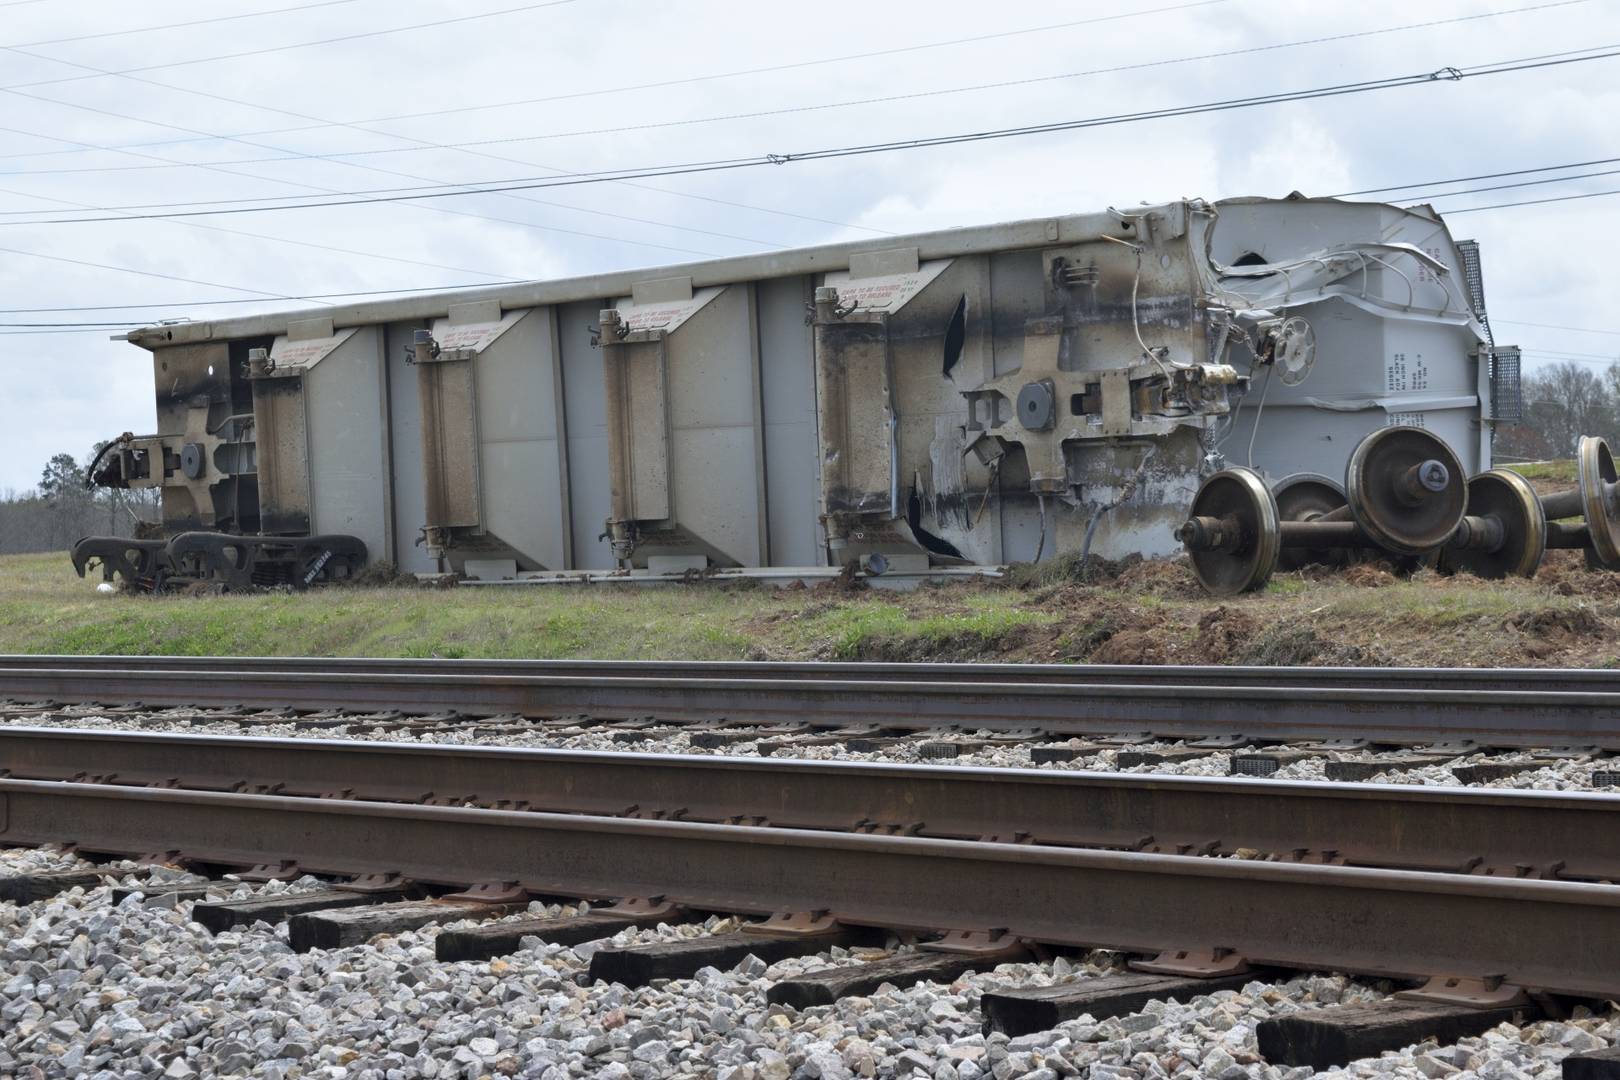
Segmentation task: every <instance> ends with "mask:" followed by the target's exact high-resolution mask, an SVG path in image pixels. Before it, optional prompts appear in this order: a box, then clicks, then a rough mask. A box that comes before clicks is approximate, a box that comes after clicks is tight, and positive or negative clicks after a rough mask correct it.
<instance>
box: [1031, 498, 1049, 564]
mask: <svg viewBox="0 0 1620 1080" xmlns="http://www.w3.org/2000/svg"><path fill="white" fill-rule="evenodd" d="M1035 502H1036V505H1038V506H1039V507H1040V508H1041V541H1040V543H1038V544H1036V545H1035V557H1034V558H1033V559H1031V560H1030V562H1040V561H1041V554H1042V552H1044V551H1045V550H1046V496H1045V495H1036V496H1035Z"/></svg>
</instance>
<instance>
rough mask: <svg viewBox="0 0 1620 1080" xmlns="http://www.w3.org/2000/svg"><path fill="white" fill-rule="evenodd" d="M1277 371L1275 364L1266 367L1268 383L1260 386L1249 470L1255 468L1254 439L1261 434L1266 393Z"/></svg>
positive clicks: (1255, 408) (1252, 431)
mask: <svg viewBox="0 0 1620 1080" xmlns="http://www.w3.org/2000/svg"><path fill="white" fill-rule="evenodd" d="M1276 370H1277V365H1276V363H1275V362H1273V363H1270V364H1267V365H1266V381H1265V382H1264V383H1262V384H1261V385H1260V403H1259V404H1258V405H1256V406H1255V407H1254V427H1252V428H1250V429H1249V468H1251V469H1252V468H1254V437H1255V436H1256V435H1258V434H1260V416H1261V414H1263V413H1264V412H1265V411H1266V391H1267V390H1270V389H1271V373H1272V372H1273V371H1276Z"/></svg>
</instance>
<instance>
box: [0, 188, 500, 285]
mask: <svg viewBox="0 0 1620 1080" xmlns="http://www.w3.org/2000/svg"><path fill="white" fill-rule="evenodd" d="M0 191H3V192H5V193H6V194H8V195H23V196H25V197H27V198H31V199H45V200H48V201H49V202H54V203H61V204H62V205H64V206H77V207H83V208H86V209H90V210H102V209H105V208H104V207H99V206H89V205H88V204H87V203H81V202H74V201H72V200H71V199H61V198H57V197H55V196H52V195H29V194H28V193H27V192H22V191H12V190H11V189H9V188H0ZM170 224H174V225H183V226H185V227H187V228H191V229H203V230H206V231H208V232H216V233H225V234H227V235H229V236H244V237H247V238H249V239H252V240H263V241H266V242H268V243H273V244H288V245H291V246H293V247H303V248H311V249H313V250H315V251H330V252H335V253H336V254H339V255H352V256H355V257H357V258H363V259H381V260H384V261H385V262H396V263H406V264H408V265H411V266H426V267H429V268H430V269H434V270H450V271H452V272H454V273H457V274H472V275H474V276H476V277H487V278H497V279H502V280H506V279H510V278H511V276H512V275H511V274H508V273H495V272H493V271H490V270H475V269H472V268H471V267H466V266H447V265H445V264H444V263H436V262H428V261H426V260H423V259H410V258H406V257H405V256H403V255H384V254H382V253H381V252H376V251H359V250H356V249H354V248H345V247H337V246H335V245H332V244H317V243H315V242H313V241H310V240H295V239H293V238H292V237H290V236H269V235H266V234H264V233H255V232H247V231H246V230H243V229H231V228H226V227H225V226H222V225H209V224H206V223H204V222H201V221H174V222H171V223H170Z"/></svg>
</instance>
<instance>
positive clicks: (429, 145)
mask: <svg viewBox="0 0 1620 1080" xmlns="http://www.w3.org/2000/svg"><path fill="white" fill-rule="evenodd" d="M1587 2H1589V0H1553V2H1551V3H1544V4H1535V5H1531V6H1529V7H1522V8H1514V9H1510V10H1507V11H1489V12H1481V13H1477V14H1473V15H1461V16H1456V17H1454V18H1449V19H1431V20H1428V21H1426V22H1416V23H1404V24H1401V25H1398V26H1385V27H1379V28H1377V29H1373V30H1358V31H1350V32H1346V33H1342V34H1330V35H1324V36H1320V37H1313V38H1302V39H1299V40H1295V41H1283V42H1275V43H1272V44H1268V45H1255V46H1251V47H1248V48H1242V49H1225V50H1221V51H1218V52H1207V53H1196V54H1193V55H1189V56H1179V57H1172V58H1169V59H1161V60H1146V61H1141V62H1137V63H1131V64H1118V65H1115V66H1112V67H1101V68H1091V69H1088V70H1083V71H1068V72H1060V73H1058V74H1054V75H1038V76H1030V77H1027V78H1019V79H1004V80H1001V81H997V82H987V83H973V84H969V85H965V86H953V87H942V88H936V89H932V90H917V91H912V92H908V93H900V94H884V95H878V96H873V97H865V98H855V99H850V100H845V101H823V102H812V103H809V104H804V105H792V106H784V107H781V108H774V109H756V110H752V111H747V112H731V113H721V114H718V115H714V116H702V117H684V118H679V119H673V120H659V121H644V122H640V123H633V124H619V125H616V126H609V127H591V128H579V129H571V130H563V131H552V132H547V133H544V134H525V135H509V136H502V137H499V138H490V139H474V140H469V141H465V142H448V143H436V142H430V141H428V140H423V139H415V138H410V137H409V136H404V135H400V134H397V133H394V132H388V131H373V130H371V129H368V128H363V127H359V126H358V125H359V124H361V123H374V122H375V121H357V122H355V123H353V124H344V125H341V126H345V127H355V128H356V129H357V130H361V131H366V132H367V133H368V134H376V135H382V136H385V137H390V138H395V139H402V140H405V141H408V142H410V143H411V144H412V145H410V146H390V147H381V148H373V149H368V150H340V151H327V152H323V153H319V154H301V153H289V154H280V155H277V156H274V157H257V158H234V159H226V160H224V161H215V162H209V163H207V164H210V165H260V164H267V163H274V162H281V161H299V160H322V161H343V160H345V159H349V158H365V157H379V156H392V155H398V154H414V153H420V152H423V151H425V150H430V149H431V150H468V149H475V148H478V147H486V146H502V145H510V144H512V143H527V142H542V141H547V140H553V139H569V138H579V137H597V136H602V135H618V134H625V133H629V132H643V131H655V130H663V129H668V128H678V127H692V126H696V125H703V124H717V123H727V122H732V121H738V120H758V119H764V118H769V117H775V116H789V115H799V114H804V113H813V112H826V111H831V110H837V109H849V108H858V107H862V106H869V105H884V104H894V103H897V102H904V101H915V100H920V99H926V98H934V97H942V96H948V95H955V94H969V93H980V92H983V91H987V90H1005V89H1012V88H1017V87H1023V86H1031V85H1037V84H1041V83H1049V82H1060V81H1067V80H1070V79H1081V78H1087V77H1090V76H1096V75H1110V74H1119V73H1123V72H1131V71H1142V70H1147V69H1151V68H1160V67H1172V66H1177V65H1181V64H1191V63H1198V62H1201V61H1206V60H1216V59H1224V58H1228V57H1234V56H1249V55H1254V54H1258V53H1269V52H1277V51H1281V50H1285V49H1296V48H1302V47H1305V46H1310V45H1322V44H1329V43H1332V42H1340V41H1350V40H1354V39H1358V38H1369V37H1377V36H1381V35H1387V34H1396V33H1404V32H1408V31H1412V30H1424V29H1432V28H1434V27H1437V26H1448V25H1452V24H1455V23H1463V22H1472V21H1475V20H1479V19H1486V18H1495V17H1497V16H1501V15H1512V14H1521V13H1525V12H1533V11H1542V10H1546V9H1548V8H1556V7H1568V6H1571V5H1573V4H1581V3H1587ZM1119 17H1120V16H1112V18H1119ZM710 77H712V78H721V77H726V76H710ZM156 85H166V84H156ZM645 85H648V86H656V85H661V84H656V83H654V84H645ZM209 96H211V97H212V96H215V95H209ZM581 96H587V95H586V94H583V93H582V94H567V95H559V97H565V98H567V97H581ZM47 100H49V99H47ZM226 100H231V101H232V102H233V104H244V105H249V106H254V107H257V106H255V105H254V103H252V102H241V101H236V100H235V99H226ZM535 100H542V101H543V100H552V99H545V98H542V99H535ZM277 111H281V110H277ZM322 126H326V125H322ZM333 126H337V125H333ZM284 130H292V131H300V130H308V129H304V128H292V129H284ZM222 138H223V136H222ZM230 138H231V141H243V140H242V139H241V138H239V137H234V136H233V137H230ZM248 145H261V144H256V143H249V144H248ZM197 164H198V163H194V162H176V163H168V164H155V165H104V166H89V167H80V168H63V169H16V170H9V171H7V172H0V176H49V175H64V174H77V173H103V172H140V171H151V170H157V169H171V168H193V167H196V165H197Z"/></svg>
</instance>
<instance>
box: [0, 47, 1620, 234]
mask: <svg viewBox="0 0 1620 1080" xmlns="http://www.w3.org/2000/svg"><path fill="white" fill-rule="evenodd" d="M1597 49H1602V50H1607V51H1595V50H1594V49H1582V50H1574V52H1577V53H1581V54H1584V55H1572V54H1571V53H1558V54H1550V55H1545V56H1540V57H1525V58H1520V59H1514V60H1504V61H1498V62H1495V63H1491V64H1484V65H1476V66H1471V67H1467V68H1458V67H1444V68H1440V69H1438V70H1435V71H1424V72H1417V73H1414V74H1410V75H1398V76H1390V77H1387V78H1382V79H1371V80H1364V81H1361V82H1355V83H1341V84H1337V85H1332V86H1323V87H1315V88H1311V89H1306V90H1292V91H1282V92H1278V93H1273V94H1261V95H1254V96H1250V97H1244V98H1232V99H1226V100H1221V101H1213V102H1204V103H1200V104H1194V105H1181V106H1172V107H1167V108H1161V109H1149V110H1143V111H1140V112H1134V113H1120V114H1113V115H1107V116H1097V117H1087V118H1084V119H1078V120H1064V121H1056V122H1052V123H1044V124H1028V125H1021V126H1018V127H1009V128H994V129H989V130H985V131H973V132H963V133H959V134H954V135H940V136H931V137H924V138H914V139H901V140H894V141H888V142H875V143H864V144H856V145H852V146H837V147H828V148H823V149H819V150H809V151H802V152H797V153H788V154H775V153H771V154H765V155H763V156H752V157H738V158H720V159H713V160H707V161H695V162H685V163H677V164H669V165H653V166H640V167H630V168H621V169H615V170H605V171H600V172H581V173H575V174H572V175H568V176H562V177H549V178H541V179H520V180H516V181H496V182H493V183H488V184H481V185H474V184H461V185H454V187H456V188H457V190H452V191H436V190H429V191H419V192H415V193H405V194H391V195H385V196H380V197H358V198H350V197H348V196H351V195H354V196H358V195H362V193H360V192H345V193H341V195H342V196H344V197H340V198H337V199H330V200H324V201H315V202H304V203H292V202H289V201H288V200H286V199H282V200H280V201H279V203H280V204H279V205H275V204H271V203H272V200H268V199H247V200H205V201H195V202H190V203H184V204H177V205H183V206H191V207H204V206H207V207H215V208H214V209H191V210H172V211H166V212H161V213H148V214H128V215H108V216H103V217H99V218H97V217H91V218H56V219H43V220H34V221H29V222H17V221H10V222H0V226H6V225H24V224H26V225H39V224H83V223H86V222H103V221H132V220H146V219H154V218H177V217H207V216H216V215H221V214H244V213H264V212H270V211H277V210H288V209H305V208H308V207H311V206H316V207H320V206H355V205H364V204H371V203H383V202H406V201H420V200H426V199H439V198H451V197H458V196H462V195H483V194H493V193H498V192H503V191H527V190H535V189H543V188H552V187H571V186H580V185H588V184H599V183H604V182H607V181H609V180H618V179H627V178H633V179H641V178H645V177H650V176H681V175H692V174H696V173H710V172H722V171H730V170H737V169H747V168H758V167H760V166H766V165H786V164H790V163H797V162H804V161H824V160H831V159H837V158H846V157H857V156H865V155H869V154H880V153H892V152H895V151H899V150H915V149H922V148H928V147H940V146H958V145H965V144H971V143H978V142H986V141H991V140H999V139H1006V138H1017V137H1022V136H1028V135H1039V134H1052V133H1056V132H1065V131H1078V130H1084V129H1088V128H1097V127H1109V126H1115V125H1121V124H1129V123H1138V122H1142V121H1147V120H1158V119H1165V118H1169V117H1179V116H1193V115H1199V114H1203V113H1214V112H1225V111H1230V110H1236V109H1249V108H1256V107H1259V106H1263V105H1274V104H1280V103H1284V102H1292V101H1308V100H1315V99H1319V98H1327V97H1342V96H1347V95H1352V94H1363V93H1370V92H1373V91H1377V90H1389V89H1396V88H1401V87H1409V86H1420V85H1429V84H1433V83H1438V82H1456V81H1461V80H1462V79H1464V78H1482V77H1485V76H1488V75H1501V74H1507V73H1511V72H1518V71H1530V70H1539V69H1548V68H1554V67H1562V66H1568V65H1572V64H1579V63H1586V62H1590V61H1593V60H1605V59H1611V58H1613V57H1616V56H1620V46H1615V45H1605V46H1599V47H1597ZM230 202H251V203H256V204H258V205H253V206H244V207H238V208H222V207H224V204H226V203H230Z"/></svg>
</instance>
